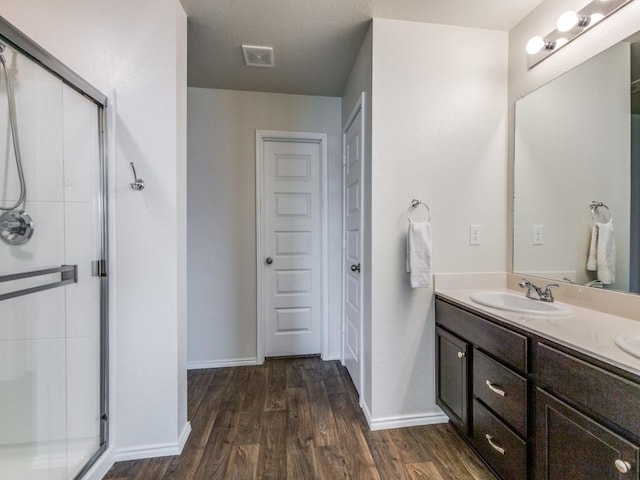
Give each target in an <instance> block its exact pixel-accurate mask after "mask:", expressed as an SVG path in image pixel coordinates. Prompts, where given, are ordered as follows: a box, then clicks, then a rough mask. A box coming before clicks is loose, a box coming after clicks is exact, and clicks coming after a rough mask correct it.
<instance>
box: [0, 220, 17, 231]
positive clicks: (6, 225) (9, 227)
mask: <svg viewBox="0 0 640 480" xmlns="http://www.w3.org/2000/svg"><path fill="white" fill-rule="evenodd" d="M21 226H22V224H21V223H20V222H12V221H9V220H7V221H4V222H2V223H0V230H6V231H8V232H11V233H15V232H17V231H19V230H20V227H21Z"/></svg>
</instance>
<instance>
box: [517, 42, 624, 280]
mask: <svg viewBox="0 0 640 480" xmlns="http://www.w3.org/2000/svg"><path fill="white" fill-rule="evenodd" d="M629 50H630V48H629V44H628V43H620V44H618V45H616V46H614V47H612V48H610V49H608V50H606V51H605V52H602V53H601V54H599V55H597V56H596V57H594V58H592V59H590V60H589V61H587V62H585V63H583V64H582V65H579V66H578V67H576V68H574V69H572V70H571V71H569V72H567V73H566V74H564V75H562V76H561V77H559V78H557V79H555V80H554V81H553V82H550V83H548V84H546V85H544V86H543V87H541V88H539V89H538V90H536V91H535V92H532V93H530V94H529V95H527V96H526V97H525V98H523V99H521V100H519V101H518V103H517V105H516V115H517V119H518V121H517V124H516V126H515V132H516V138H515V144H516V145H515V147H516V157H517V158H518V162H517V164H516V165H515V167H514V171H515V198H514V204H515V205H514V206H515V210H516V215H514V248H515V256H514V271H515V272H519V273H527V274H529V275H536V274H538V275H539V276H542V277H549V278H555V279H557V280H562V278H563V277H564V276H568V277H569V278H571V279H572V280H574V281H577V282H578V283H581V284H585V283H587V282H589V281H591V280H594V279H596V276H595V274H593V273H591V272H587V270H586V265H587V257H588V249H589V243H590V239H591V227H592V225H593V220H592V218H591V211H590V209H589V204H590V202H591V201H592V200H597V201H601V202H604V203H605V204H606V205H607V206H608V207H609V209H610V212H611V214H612V215H613V217H614V225H615V229H616V232H615V238H616V260H617V261H616V275H615V283H614V284H613V285H610V286H609V287H610V288H614V289H616V290H628V289H629V222H630V215H629V210H630V203H631V199H630V182H629V172H630V158H631V151H630V150H631V142H630V140H629V139H630V138H631V119H630V103H629V102H630V99H629V78H630V64H629V55H630V52H629ZM595 219H596V221H599V222H604V221H606V220H607V219H608V213H607V211H606V210H604V209H599V210H597V212H596V215H595ZM533 225H542V226H543V233H544V236H543V237H544V238H543V244H542V245H533V242H532V227H533ZM609 287H608V288H609Z"/></svg>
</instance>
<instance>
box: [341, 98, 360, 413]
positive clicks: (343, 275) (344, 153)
mask: <svg viewBox="0 0 640 480" xmlns="http://www.w3.org/2000/svg"><path fill="white" fill-rule="evenodd" d="M365 99H366V94H365V92H361V93H360V96H359V97H358V100H357V101H356V103H355V105H354V107H353V109H352V110H351V113H350V114H349V117H348V118H347V121H346V122H345V124H344V126H343V127H342V258H341V264H342V270H341V275H340V280H341V282H342V302H341V304H340V307H341V311H342V322H341V323H342V325H341V332H342V335H341V342H342V348H341V353H342V358H341V359H340V360H341V363H342V364H343V365H344V364H345V360H344V358H345V357H344V349H345V335H346V328H347V321H346V311H345V307H344V305H345V302H346V301H347V282H346V281H345V278H346V268H347V262H346V258H345V256H346V248H347V231H346V219H347V215H346V209H347V199H346V195H345V192H346V188H345V186H346V178H347V151H346V145H347V142H346V136H347V130H349V127H351V125H352V124H353V122H354V120H355V119H356V117H357V116H358V113H360V114H361V116H360V132H361V135H360V151H361V152H362V155H361V159H360V183H361V185H362V188H361V189H360V200H361V201H360V263H361V264H362V255H363V253H364V252H363V246H364V239H363V235H362V229H363V227H364V210H363V208H364V162H365V146H366V144H365V141H364V140H365V139H364V137H365V129H366V121H365V116H366V110H365ZM363 283H364V282H363V277H362V275H361V276H360V345H359V349H360V359H359V361H360V362H359V363H360V385H357V390H358V393H359V397H360V401H359V403H360V406H362V398H363V393H364V361H363V359H364V351H363V349H364V335H363V330H364V315H363V312H362V308H363V306H364V305H363V301H362V299H363V289H362V284H363Z"/></svg>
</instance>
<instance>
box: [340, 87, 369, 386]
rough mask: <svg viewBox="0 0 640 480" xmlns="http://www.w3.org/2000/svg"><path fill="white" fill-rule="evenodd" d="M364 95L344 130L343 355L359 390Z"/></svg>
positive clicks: (360, 378)
mask: <svg viewBox="0 0 640 480" xmlns="http://www.w3.org/2000/svg"><path fill="white" fill-rule="evenodd" d="M363 104H364V100H363V97H361V100H360V102H359V104H358V105H357V106H356V109H355V110H354V112H353V113H352V114H351V117H350V121H349V122H347V125H346V129H345V132H344V137H343V142H344V193H343V195H344V197H343V198H344V255H343V265H344V267H345V270H344V276H343V282H344V303H343V312H344V313H343V315H344V318H343V322H344V333H343V341H342V345H343V347H342V348H343V353H342V355H343V359H344V364H345V366H346V367H347V371H348V372H349V375H351V379H352V380H353V384H354V385H355V387H356V389H357V390H358V393H361V390H362V383H361V382H362V280H361V275H360V270H361V266H360V260H361V258H362V201H363V191H362V167H363V155H364V140H363V123H362V121H363V117H364V114H363V111H362V107H363Z"/></svg>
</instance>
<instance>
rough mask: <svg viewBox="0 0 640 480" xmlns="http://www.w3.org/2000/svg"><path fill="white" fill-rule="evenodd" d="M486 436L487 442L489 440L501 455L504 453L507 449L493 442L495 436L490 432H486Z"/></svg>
mask: <svg viewBox="0 0 640 480" xmlns="http://www.w3.org/2000/svg"><path fill="white" fill-rule="evenodd" d="M484 438H486V439H487V442H489V445H491V448H493V449H494V450H495V451H496V452H498V453H499V454H500V455H504V453H505V450H504V448H502V447H499V446H498V445H496V444H495V443H494V442H493V437H491V435H489V434H488V433H486V434H485V436H484Z"/></svg>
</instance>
